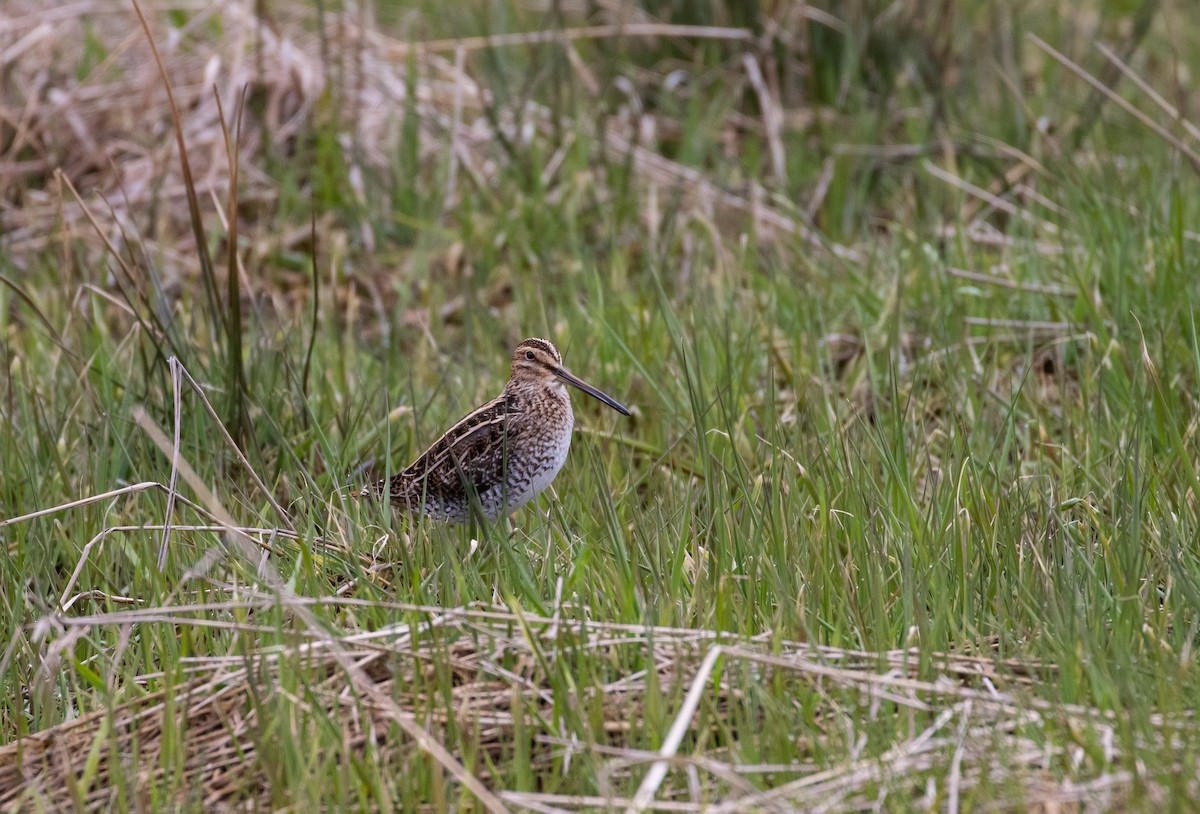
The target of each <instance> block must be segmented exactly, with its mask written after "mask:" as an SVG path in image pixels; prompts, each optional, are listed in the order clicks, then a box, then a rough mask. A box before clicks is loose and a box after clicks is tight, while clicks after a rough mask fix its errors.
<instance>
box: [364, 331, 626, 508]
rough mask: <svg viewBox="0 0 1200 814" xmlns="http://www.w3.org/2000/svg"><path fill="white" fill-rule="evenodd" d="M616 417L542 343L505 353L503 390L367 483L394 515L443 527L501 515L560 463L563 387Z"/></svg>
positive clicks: (567, 440)
mask: <svg viewBox="0 0 1200 814" xmlns="http://www.w3.org/2000/svg"><path fill="white" fill-rule="evenodd" d="M568 384H569V385H571V386H573V387H576V388H578V389H580V390H582V391H583V392H585V393H587V394H588V395H589V396H592V397H593V398H596V399H599V400H600V401H602V402H604V403H605V404H607V405H608V406H609V407H611V408H613V409H614V410H616V411H617V412H618V413H621V414H622V415H630V412H629V410H627V409H625V407H624V405H622V404H620V403H619V402H618V401H616V400H615V399H614V398H612V397H611V396H609V395H608V394H607V393H603V392H601V391H600V390H597V389H596V388H595V387H592V386H591V385H590V384H588V383H587V382H585V381H583V380H582V379H579V378H578V377H576V376H575V375H574V374H572V373H571V372H570V371H569V370H567V369H566V368H565V367H563V363H562V356H561V355H560V354H559V352H558V350H557V349H556V348H555V347H554V345H552V344H551V343H549V342H547V341H546V340H545V339H526V340H525V341H524V342H522V343H521V344H519V345H517V348H516V350H515V351H513V355H512V375H511V377H510V378H509V380H508V384H506V385H505V386H504V391H503V392H502V393H501V394H500V395H499V396H497V397H496V398H494V399H492V400H491V401H489V402H488V403H487V404H484V405H483V406H482V407H479V408H477V409H476V410H474V411H472V412H471V413H469V414H468V415H467V416H465V417H464V418H463V419H462V420H461V421H459V422H458V423H457V424H455V425H454V426H453V427H451V428H450V429H449V430H447V431H446V433H445V435H443V436H442V437H441V438H439V439H438V440H436V441H434V442H433V444H432V445H431V446H430V447H429V449H427V450H425V452H423V453H422V454H421V456H420V457H418V458H417V460H415V461H414V462H413V463H412V464H410V465H409V467H408V468H407V469H405V470H404V471H403V472H400V473H398V474H396V475H394V476H393V477H392V478H391V479H390V480H385V481H380V482H379V483H377V484H376V485H375V491H376V493H377V494H387V495H388V496H389V497H390V499H391V502H392V503H393V504H394V505H396V506H398V507H400V508H401V509H403V510H405V511H408V512H413V513H424V514H425V515H426V516H428V517H430V518H432V519H434V520H441V521H448V522H451V523H461V522H464V521H466V520H468V519H470V518H471V515H472V511H473V509H472V507H473V506H474V507H475V509H476V510H478V511H479V512H480V513H482V515H483V517H485V518H486V519H488V520H495V519H496V518H497V517H500V516H501V515H504V514H509V513H511V512H513V511H516V510H517V509H519V508H521V507H522V506H524V505H525V504H526V503H528V502H529V501H531V500H533V499H534V498H535V497H537V495H538V494H539V493H540V492H541V491H542V490H543V489H545V488H546V487H547V486H549V485H550V482H551V481H553V480H554V476H555V475H557V474H558V471H559V470H560V469H562V466H563V464H564V463H565V462H566V460H567V450H568V449H570V446H571V430H572V428H573V427H574V425H575V414H574V413H573V412H572V411H571V399H570V396H569V395H568V393H567V388H566V385H568Z"/></svg>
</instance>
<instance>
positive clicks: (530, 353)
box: [525, 350, 533, 362]
mask: <svg viewBox="0 0 1200 814" xmlns="http://www.w3.org/2000/svg"><path fill="white" fill-rule="evenodd" d="M525 358H526V359H528V360H529V361H531V362H532V361H533V351H531V350H527V351H525Z"/></svg>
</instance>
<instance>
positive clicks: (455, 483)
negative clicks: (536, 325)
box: [390, 395, 524, 499]
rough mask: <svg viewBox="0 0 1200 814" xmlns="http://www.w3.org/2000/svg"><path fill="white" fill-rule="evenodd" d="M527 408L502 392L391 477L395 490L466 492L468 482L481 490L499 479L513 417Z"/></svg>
mask: <svg viewBox="0 0 1200 814" xmlns="http://www.w3.org/2000/svg"><path fill="white" fill-rule="evenodd" d="M523 413H524V410H523V409H522V408H521V406H520V404H519V403H518V402H517V400H516V399H515V398H513V397H511V396H504V395H502V396H499V397H498V398H495V399H492V400H491V401H489V402H488V403H487V404H484V405H483V406H482V407H479V408H478V409H476V410H474V411H472V412H471V413H469V414H468V415H466V416H465V417H463V418H462V420H460V421H459V422H458V423H457V424H455V425H454V426H453V427H451V428H450V429H449V430H447V431H446V432H445V434H444V435H442V437H441V438H439V439H437V440H436V441H434V442H433V444H431V445H430V447H429V449H427V450H426V451H425V452H424V453H422V455H421V456H420V457H419V458H417V460H415V461H414V462H413V463H412V464H410V465H409V466H408V468H407V469H405V470H404V471H403V472H400V473H398V474H397V475H395V476H394V477H393V478H392V483H391V488H390V492H391V494H392V496H393V497H397V498H409V499H414V498H415V499H419V498H420V497H421V496H422V493H425V494H429V495H437V496H438V497H441V498H454V497H460V498H466V496H467V489H468V487H469V488H471V489H475V490H480V489H482V488H483V487H484V485H485V484H490V483H494V482H496V481H497V480H499V479H500V477H501V476H502V474H503V468H504V465H505V458H506V452H507V450H506V447H507V444H508V442H509V439H510V435H511V429H512V427H511V421H512V419H513V418H514V417H516V416H520V415H522V414H523Z"/></svg>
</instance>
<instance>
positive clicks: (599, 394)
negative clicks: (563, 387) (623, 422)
mask: <svg viewBox="0 0 1200 814" xmlns="http://www.w3.org/2000/svg"><path fill="white" fill-rule="evenodd" d="M554 375H555V376H558V378H560V379H562V380H563V381H565V382H566V383H567V384H569V385H571V386H572V387H578V388H579V389H580V390H582V391H583V392H585V393H587V394H588V395H589V396H591V397H592V398H594V399H599V400H600V401H602V402H604V403H605V404H607V405H608V406H609V407H612V408H613V409H614V410H616V411H617V412H618V413H620V414H621V415H633V413H631V412H629V410H627V409H626V408H625V405H624V404H622V403H621V402H619V401H617V400H616V399H615V398H613V397H612V396H610V395H608V393H605V392H603V391H602V390H597V389H596V388H594V387H592V386H591V385H590V384H588V383H587V382H585V381H584V380H583V379H580V378H578V377H577V376H575V375H574V374H573V373H571V371H569V370H567V369H566V368H565V367H560V368H558V369H556V370H555V371H554Z"/></svg>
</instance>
